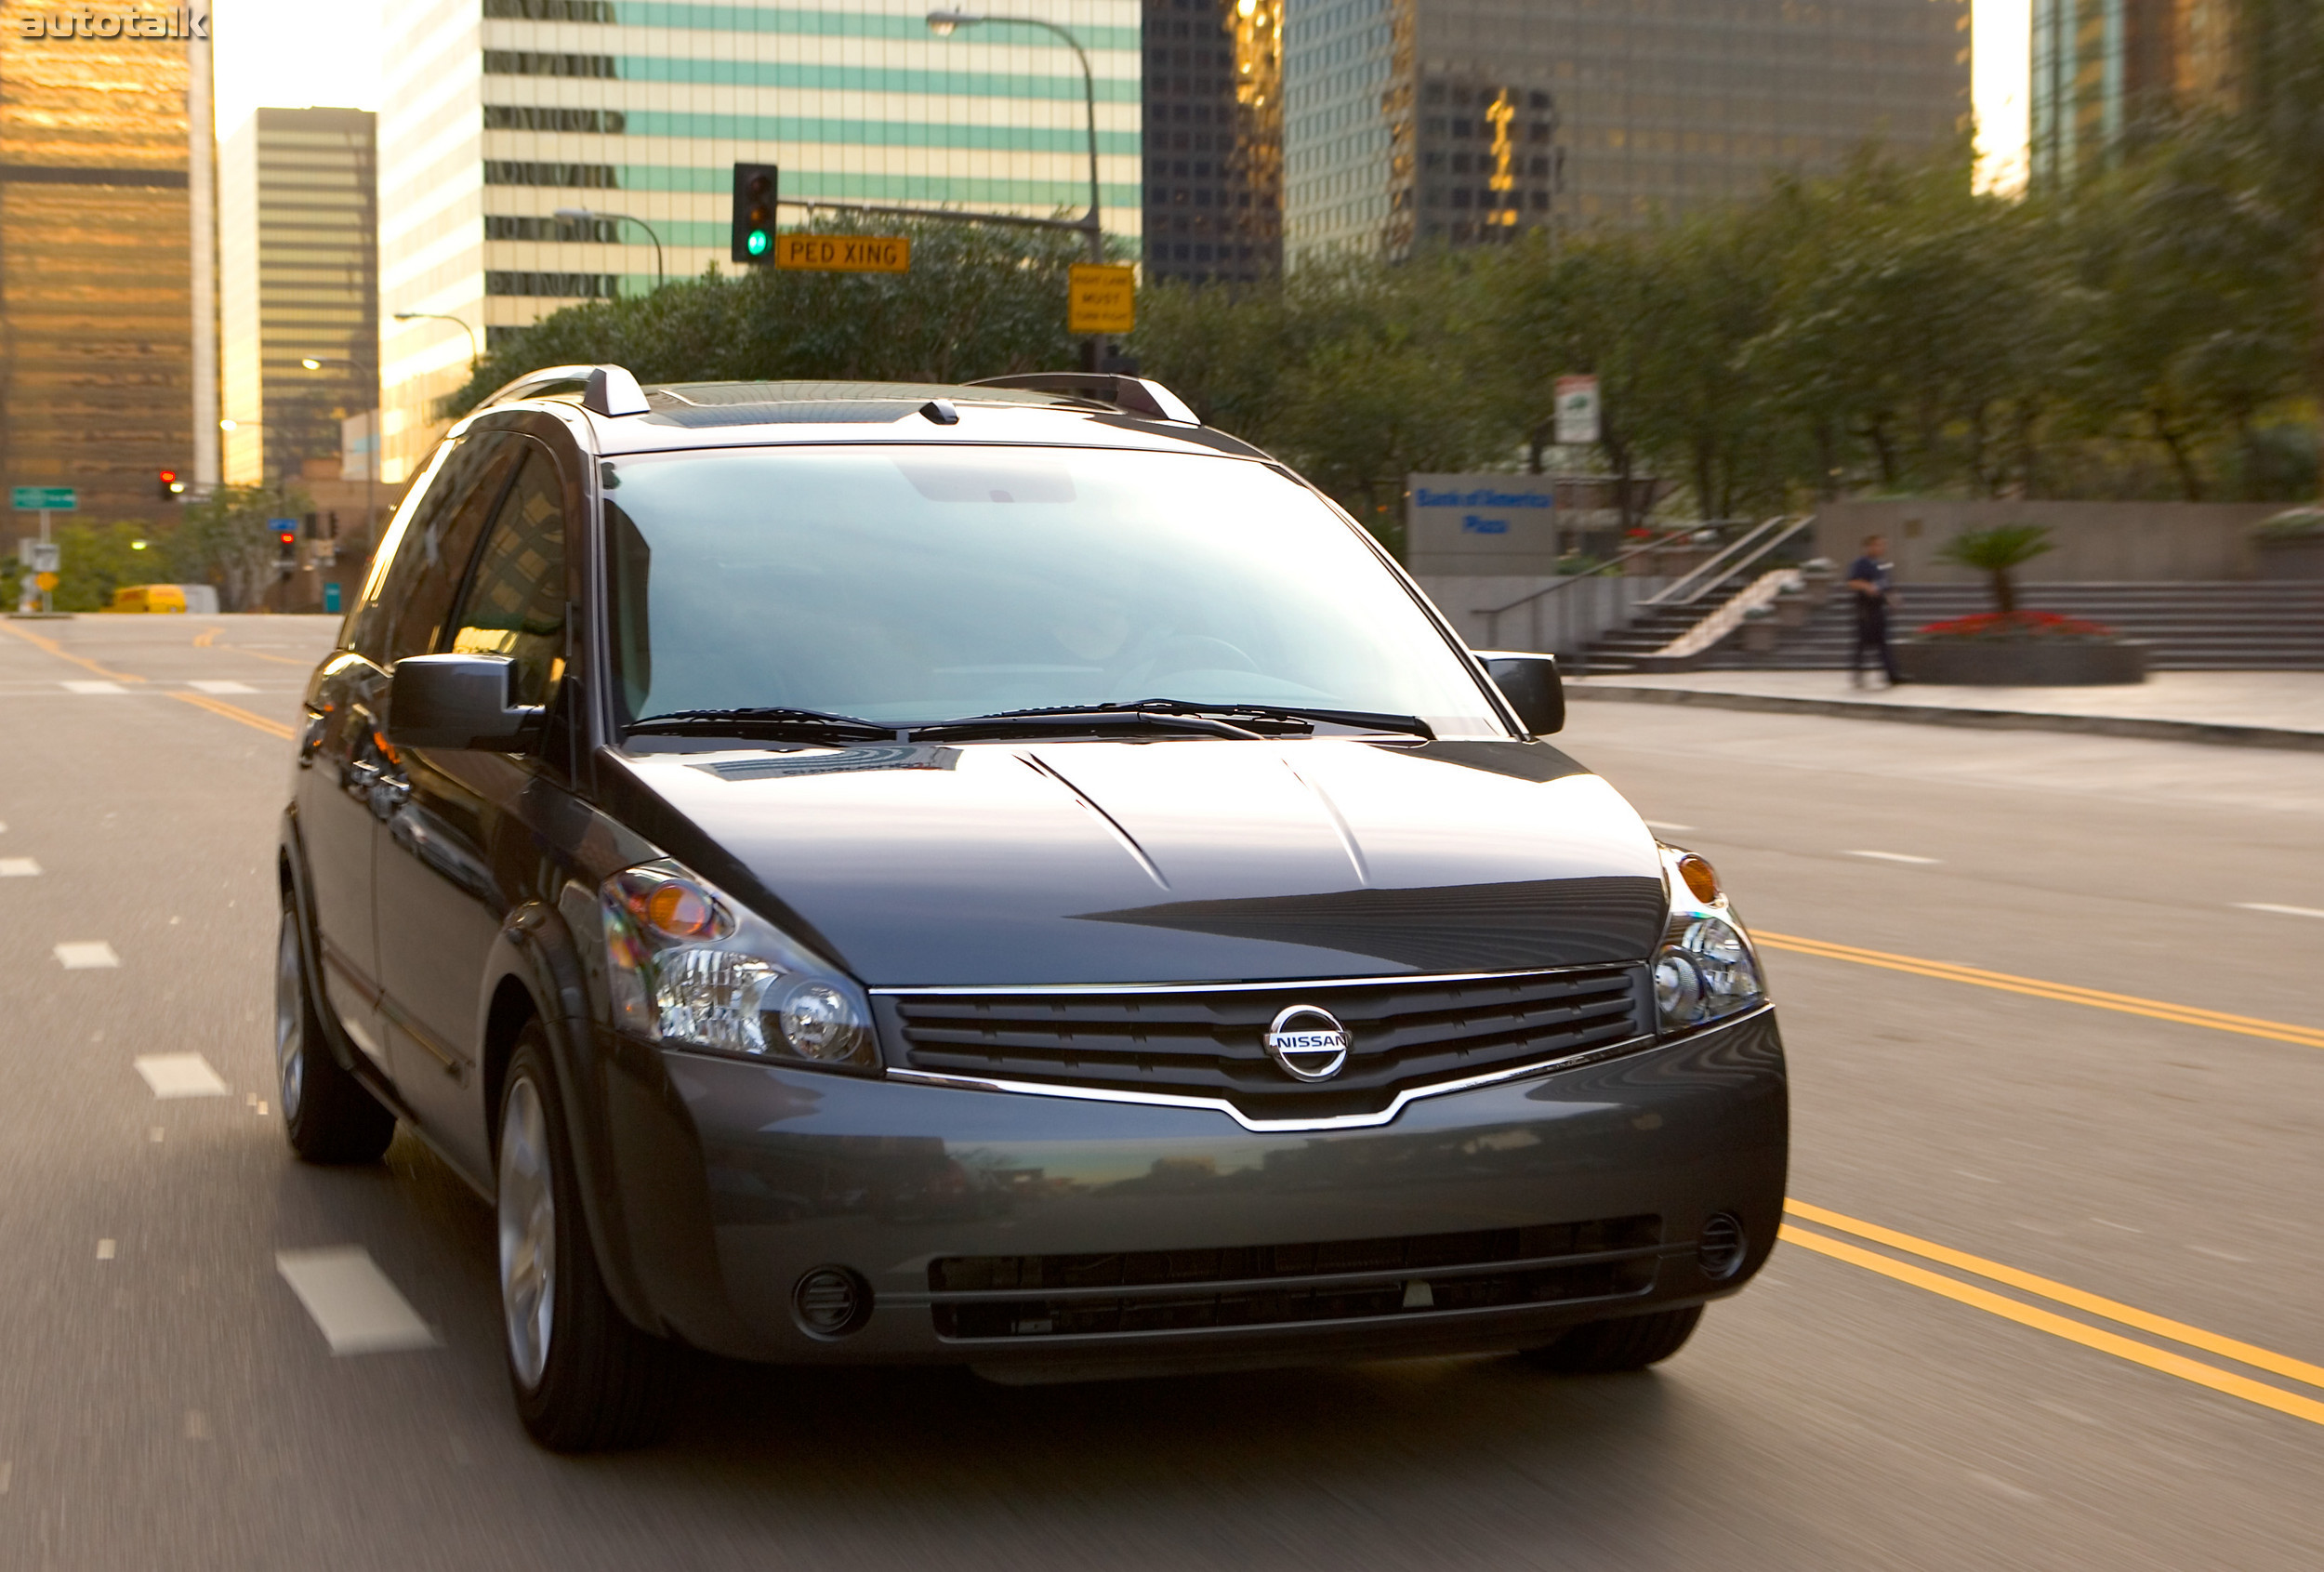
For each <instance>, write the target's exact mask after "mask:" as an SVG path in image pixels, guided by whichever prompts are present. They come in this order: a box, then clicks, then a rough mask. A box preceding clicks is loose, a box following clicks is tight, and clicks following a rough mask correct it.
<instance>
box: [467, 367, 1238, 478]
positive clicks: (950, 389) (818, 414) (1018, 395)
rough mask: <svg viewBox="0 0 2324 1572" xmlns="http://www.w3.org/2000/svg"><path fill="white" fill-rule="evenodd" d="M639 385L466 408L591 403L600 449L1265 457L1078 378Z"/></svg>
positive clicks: (573, 387)
mask: <svg viewBox="0 0 2324 1572" xmlns="http://www.w3.org/2000/svg"><path fill="white" fill-rule="evenodd" d="M575 369H579V368H575ZM545 375H546V374H545ZM1024 380H1028V381H1033V380H1041V381H1055V382H1059V383H1070V382H1085V381H1086V382H1088V383H1090V384H1099V383H1103V382H1110V381H1116V380H1127V379H1117V378H1113V377H1094V376H1092V377H1087V378H1084V377H1080V376H1066V375H1062V374H1061V375H1058V376H1054V377H1046V378H1034V377H1028V378H1025V379H1024ZM1141 386H1143V387H1151V386H1152V385H1151V384H1142V385H1141ZM511 391H513V392H515V393H516V396H515V397H513V398H510V397H508V396H507V394H508V392H511ZM1157 391H1160V392H1161V395H1162V397H1163V398H1165V399H1167V400H1169V403H1171V404H1176V403H1177V400H1176V399H1175V397H1173V396H1172V395H1169V393H1168V392H1167V391H1166V390H1157ZM640 392H641V393H642V395H643V397H642V401H641V402H642V403H643V404H644V405H645V408H644V409H643V411H642V412H640V413H636V414H627V415H608V414H605V413H602V412H601V411H599V410H597V409H594V408H591V407H590V406H589V403H588V400H587V399H586V398H585V397H584V396H583V394H582V390H581V387H580V384H579V383H578V382H577V381H574V380H572V379H567V380H565V381H563V382H554V381H552V382H549V383H548V384H547V385H546V386H542V387H540V388H539V389H538V390H535V389H534V388H533V387H528V386H525V385H524V384H523V383H522V382H520V383H515V384H511V385H510V388H509V389H508V390H504V391H503V393H502V394H501V395H495V402H491V403H486V404H485V405H483V406H482V407H481V408H479V409H477V410H476V411H475V412H473V413H472V414H471V415H470V416H469V420H476V419H480V418H482V417H484V416H490V415H494V414H498V413H501V412H504V411H516V410H523V409H527V408H538V407H541V406H543V405H550V406H555V407H556V408H557V410H558V413H560V414H561V415H563V416H566V418H567V421H568V423H570V417H571V416H572V414H573V413H574V410H575V408H576V407H578V408H579V409H580V410H582V411H583V412H585V416H586V419H587V422H588V427H589V428H590V430H591V433H592V435H593V437H594V438H595V441H594V443H593V444H592V445H593V446H594V447H595V450H596V452H597V453H598V454H599V455H601V456H608V457H612V456H620V455H624V454H647V453H657V452H670V451H681V450H694V449H702V448H725V447H766V446H795V445H825V444H831V443H912V444H915V445H929V444H938V445H950V444H955V443H961V444H967V445H971V446H984V445H993V444H999V445H1007V446H1037V447H1086V448H1134V449H1143V450H1147V451H1155V452H1182V453H1208V454H1213V455H1225V456H1233V457H1237V458H1256V459H1262V460H1263V459H1266V458H1267V457H1268V456H1267V455H1266V454H1265V453H1263V452H1261V450H1260V449H1258V448H1256V447H1253V446H1252V445H1251V444H1249V443H1246V442H1243V441H1242V440H1241V439H1239V438H1236V437H1231V436H1228V435H1227V434H1226V433H1224V432H1222V431H1216V430H1212V429H1209V428H1208V427H1206V426H1203V425H1200V424H1198V423H1196V422H1195V421H1193V420H1192V419H1191V418H1190V419H1186V420H1172V419H1167V418H1162V417H1159V416H1155V415H1149V414H1144V413H1141V412H1140V411H1138V410H1135V409H1129V408H1124V407H1122V405H1121V404H1120V403H1116V402H1113V401H1112V400H1110V399H1108V398H1107V397H1105V396H1104V395H1103V392H1102V391H1100V392H1090V391H1084V390H1076V389H1074V388H1071V387H1066V388H1028V387H1001V386H994V385H990V384H977V383H933V382H929V383H921V382H838V381H829V382H809V381H799V382H674V383H657V384H647V385H645V386H644V387H643V388H642V389H640ZM1142 402H1150V401H1142ZM1179 407H1180V408H1183V406H1182V405H1180V406H1179ZM946 416H950V418H949V419H947V418H946Z"/></svg>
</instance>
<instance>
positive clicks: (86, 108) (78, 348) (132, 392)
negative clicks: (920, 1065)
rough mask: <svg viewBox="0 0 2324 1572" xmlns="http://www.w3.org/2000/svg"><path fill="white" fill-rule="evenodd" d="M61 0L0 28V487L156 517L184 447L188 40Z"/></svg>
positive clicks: (101, 514) (92, 514)
mask: <svg viewBox="0 0 2324 1572" xmlns="http://www.w3.org/2000/svg"><path fill="white" fill-rule="evenodd" d="M76 9H78V10H80V11H82V12H86V7H77V8H76V7H70V6H65V5H61V4H54V3H33V4H19V5H17V6H13V7H10V8H9V15H8V19H7V26H6V27H5V28H0V486H8V487H15V486H24V485H55V486H71V487H73V488H74V489H75V490H76V491H77V492H78V493H79V502H80V507H79V512H78V515H77V516H78V517H79V518H80V519H81V520H83V521H85V522H97V523H104V522H112V521H116V520H122V519H142V520H148V521H160V520H163V519H165V518H169V517H172V516H174V514H175V512H176V509H175V508H174V507H173V506H172V505H170V504H168V503H166V502H164V501H162V500H161V498H160V495H159V493H158V488H157V476H158V473H159V471H160V470H162V469H178V470H180V471H184V470H188V469H191V463H192V459H193V448H194V444H193V437H192V423H193V418H194V416H193V384H194V376H193V353H194V350H193V323H194V311H193V277H192V247H191V240H190V226H191V216H190V214H191V210H190V206H189V202H188V195H187V147H188V139H187V131H186V125H187V115H186V99H187V91H188V86H189V78H188V66H187V59H188V56H187V46H186V41H185V40H184V39H182V38H173V37H166V36H165V37H143V36H139V37H113V38H97V37H88V38H83V37H75V36H73V17H74V14H75V11H76ZM155 15H156V16H157V17H158V16H160V15H161V13H158V12H157V13H155ZM34 19H40V20H46V21H48V22H50V23H52V24H60V26H61V30H62V31H61V35H58V34H57V33H56V31H55V27H54V26H52V27H51V28H50V29H46V30H44V33H43V35H42V36H38V37H33V36H28V35H27V33H26V31H25V30H24V29H23V28H22V27H21V26H20V25H19V24H20V21H25V20H34ZM0 518H5V519H6V520H7V524H6V526H0V533H22V534H29V533H31V532H32V531H33V529H34V528H35V527H36V521H35V520H34V519H33V517H32V516H31V515H29V514H14V513H11V514H7V515H0Z"/></svg>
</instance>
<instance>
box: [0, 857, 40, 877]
mask: <svg viewBox="0 0 2324 1572" xmlns="http://www.w3.org/2000/svg"><path fill="white" fill-rule="evenodd" d="M39 872H40V865H39V864H38V863H36V862H34V861H33V859H32V858H30V857H0V878H32V877H33V875H35V874H37V873H39Z"/></svg>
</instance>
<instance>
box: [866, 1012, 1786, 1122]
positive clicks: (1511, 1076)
mask: <svg viewBox="0 0 2324 1572" xmlns="http://www.w3.org/2000/svg"><path fill="white" fill-rule="evenodd" d="M1753 1013H1756V1011H1754V1012H1753ZM1749 1018H1750V1017H1749V1016H1748V1015H1735V1016H1729V1017H1727V1018H1726V1019H1725V1020H1723V1021H1720V1022H1718V1023H1716V1024H1718V1025H1721V1026H1728V1025H1733V1024H1735V1023H1736V1022H1738V1021H1743V1020H1748V1019H1749ZM1654 1042H1655V1039H1654V1037H1653V1036H1652V1035H1651V1034H1648V1035H1642V1036H1639V1037H1626V1038H1624V1039H1623V1040H1622V1041H1620V1042H1613V1043H1603V1044H1601V1045H1599V1046H1598V1047H1596V1048H1592V1049H1586V1050H1583V1051H1581V1052H1579V1053H1569V1054H1565V1055H1562V1056H1558V1057H1553V1058H1549V1059H1540V1060H1536V1061H1534V1062H1532V1063H1525V1064H1512V1065H1506V1066H1504V1067H1502V1068H1501V1069H1499V1070H1492V1071H1487V1072H1486V1073H1485V1074H1483V1075H1478V1076H1466V1077H1462V1078H1460V1079H1459V1080H1452V1081H1438V1082H1437V1083H1435V1084H1434V1085H1433V1086H1416V1087H1406V1089H1405V1090H1402V1091H1399V1092H1397V1093H1396V1094H1395V1096H1394V1098H1393V1100H1392V1101H1391V1102H1390V1103H1389V1104H1388V1106H1387V1107H1385V1108H1383V1109H1380V1110H1379V1111H1378V1112H1376V1113H1369V1114H1332V1115H1325V1116H1318V1117H1311V1118H1293V1119H1254V1118H1252V1117H1251V1116H1248V1115H1247V1114H1245V1113H1244V1112H1243V1111H1242V1110H1241V1109H1239V1108H1237V1107H1235V1104H1234V1103H1229V1102H1228V1101H1227V1100H1226V1099H1225V1098H1223V1097H1185V1096H1179V1095H1176V1094H1173V1093H1169V1092H1159V1091H1125V1090H1116V1089H1112V1088H1107V1087H1091V1086H1060V1085H1054V1084H1051V1083H1050V1082H1046V1081H1011V1080H995V1079H990V1078H987V1077H978V1076H957V1075H949V1074H939V1073H937V1072H934V1071H930V1070H903V1069H897V1068H894V1067H892V1066H891V1068H890V1069H889V1071H888V1079H890V1080H891V1081H905V1082H908V1083H910V1084H912V1085H915V1086H942V1087H951V1088H954V1089H955V1090H961V1091H1005V1092H1016V1093H1019V1094H1022V1095H1024V1096H1028V1097H1066V1098H1072V1099H1074V1100H1076V1101H1077V1102H1083V1103H1134V1104H1137V1105H1140V1106H1142V1107H1149V1108H1193V1109H1202V1110H1207V1111H1208V1112H1210V1113H1214V1114H1224V1115H1225V1116H1227V1117H1228V1118H1230V1119H1233V1120H1234V1121H1235V1123H1236V1124H1238V1125H1241V1126H1242V1127H1243V1128H1244V1129H1248V1130H1251V1131H1253V1132H1255V1133H1258V1134H1265V1135H1272V1134H1277V1133H1288V1132H1292V1131H1299V1130H1325V1129H1376V1128H1377V1127H1379V1126H1380V1125H1384V1124H1388V1123H1391V1122H1392V1121H1393V1120H1394V1118H1395V1117H1396V1116H1397V1115H1399V1114H1401V1113H1403V1112H1404V1111H1405V1109H1406V1107H1408V1106H1410V1105H1411V1104H1412V1103H1418V1102H1419V1101H1420V1100H1421V1099H1422V1098H1427V1097H1443V1096H1446V1094H1448V1093H1450V1092H1456V1091H1474V1090H1477V1089H1478V1088H1479V1087H1487V1086H1498V1085H1499V1084H1500V1083H1501V1082H1503V1081H1515V1080H1524V1079H1525V1078H1526V1077H1532V1076H1546V1075H1549V1074H1551V1073H1552V1072H1554V1071H1558V1070H1575V1069H1579V1068H1581V1067H1582V1066H1583V1065H1585V1064H1595V1063H1599V1062H1600V1061H1601V1060H1605V1059H1617V1058H1619V1057H1621V1056H1622V1055H1624V1054H1626V1053H1635V1052H1637V1051H1638V1050H1641V1049H1644V1048H1651V1047H1653V1046H1654Z"/></svg>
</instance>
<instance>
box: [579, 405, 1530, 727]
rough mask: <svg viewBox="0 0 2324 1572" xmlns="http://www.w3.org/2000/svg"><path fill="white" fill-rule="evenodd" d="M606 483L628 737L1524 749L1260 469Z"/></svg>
mask: <svg viewBox="0 0 2324 1572" xmlns="http://www.w3.org/2000/svg"><path fill="white" fill-rule="evenodd" d="M606 470H607V482H608V486H609V488H610V489H609V490H608V491H607V494H606V510H605V512H606V523H607V535H608V544H609V548H610V555H611V559H612V561H611V563H610V569H611V572H610V578H611V587H612V601H613V622H614V665H615V667H616V672H615V676H616V678H617V681H616V684H615V692H616V694H617V695H618V700H619V703H620V706H621V707H622V709H623V710H624V712H625V713H624V715H623V718H622V719H623V721H624V723H625V724H627V723H629V722H632V721H636V720H643V719H646V718H648V717H651V716H657V715H670V714H673V713H675V712H679V711H684V710H705V709H739V708H756V707H774V706H781V707H791V708H796V709H801V710H816V711H823V712H826V713H830V714H835V715H847V716H861V717H864V718H865V719H868V720H878V721H880V722H883V723H891V724H895V725H899V726H903V725H912V724H919V723H926V722H930V721H935V720H946V719H950V718H953V717H956V716H964V715H981V714H989V713H992V712H994V711H998V710H1011V709H1030V708H1034V707H1045V706H1065V705H1091V704H1107V703H1123V702H1134V701H1137V700H1141V699H1155V698H1161V699H1176V700H1182V701H1187V702H1190V703H1195V704H1202V705H1215V706H1234V705H1273V706H1296V707H1316V708H1331V709H1341V710H1365V711H1373V712H1383V713H1388V714H1393V715H1412V716H1418V717H1419V718H1420V719H1421V720H1425V721H1427V722H1428V723H1429V725H1430V726H1431V727H1432V728H1433V730H1434V731H1435V732H1436V733H1437V734H1438V735H1439V736H1472V737H1474V736H1495V737H1499V736H1506V735H1508V733H1507V731H1506V729H1505V728H1504V727H1503V726H1502V724H1501V723H1500V722H1499V720H1496V719H1495V718H1494V717H1493V715H1492V712H1491V709H1490V707H1489V704H1488V701H1487V700H1486V697H1485V695H1484V694H1483V693H1482V692H1481V691H1480V689H1479V686H1478V684H1477V681H1476V680H1475V679H1474V678H1473V677H1472V675H1471V673H1470V671H1469V669H1468V668H1467V667H1466V666H1465V665H1464V663H1463V662H1462V661H1461V660H1460V659H1459V656H1458V655H1457V654H1456V653H1455V652H1454V650H1453V649H1452V647H1451V646H1449V645H1448V644H1447V643H1446V641H1445V639H1444V638H1443V636H1442V635H1440V634H1439V633H1438V632H1437V630H1436V628H1435V627H1434V626H1433V624H1432V623H1431V622H1430V620H1429V618H1428V617H1427V616H1426V615H1425V614H1423V613H1422V612H1421V610H1420V608H1419V605H1418V604H1416V603H1415V602H1414V601H1413V599H1412V597H1411V596H1410V595H1409V594H1408V593H1406V590H1405V588H1404V587H1403V586H1402V585H1400V584H1399V583H1397V581H1396V579H1395V577H1394V576H1393V575H1392V574H1390V573H1388V572H1387V571H1386V570H1384V569H1383V568H1382V567H1381V566H1380V562H1379V561H1378V559H1377V558H1375V557H1374V556H1373V555H1372V553H1371V551H1370V549H1369V548H1367V546H1366V545H1365V543H1364V542H1363V541H1361V540H1359V539H1357V538H1356V536H1355V535H1354V534H1353V531H1352V530H1351V529H1350V528H1349V526H1348V525H1347V524H1346V523H1345V522H1343V521H1342V520H1341V519H1340V517H1339V516H1338V515H1337V514H1335V513H1334V512H1332V510H1331V509H1328V508H1327V507H1326V506H1325V505H1324V504H1323V503H1322V502H1321V501H1319V500H1318V499H1317V498H1316V497H1315V496H1314V494H1312V493H1310V492H1309V491H1308V490H1307V489H1306V488H1304V487H1302V486H1301V485H1299V484H1297V483H1295V482H1292V481H1289V480H1287V479H1286V478H1284V477H1283V476H1282V475H1280V474H1278V473H1276V472H1275V471H1274V470H1273V469H1269V468H1267V467H1266V466H1264V465H1261V464H1257V463H1252V462H1249V461H1247V460H1239V459H1231V458H1214V457H1205V456H1182V455H1177V454H1153V453H1136V452H1123V451H1118V450H1096V451H1091V450H1081V449H1058V448H987V449H967V450H963V449H959V448H933V447H928V448H912V447H880V448H874V447H852V448H842V449H802V448H780V449H767V448H756V449H735V450H729V451H723V452H707V453H706V452H693V453H684V454H667V455H656V456H644V457H635V458H625V459H622V460H619V461H618V462H616V463H613V464H609V465H608V466H607V467H606Z"/></svg>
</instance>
